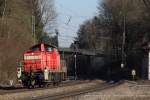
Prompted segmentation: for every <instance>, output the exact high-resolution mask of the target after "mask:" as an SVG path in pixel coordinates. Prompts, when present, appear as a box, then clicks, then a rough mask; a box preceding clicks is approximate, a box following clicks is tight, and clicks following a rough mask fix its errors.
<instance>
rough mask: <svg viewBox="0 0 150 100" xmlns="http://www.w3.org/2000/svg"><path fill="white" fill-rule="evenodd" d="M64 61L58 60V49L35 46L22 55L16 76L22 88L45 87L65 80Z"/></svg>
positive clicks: (65, 69)
mask: <svg viewBox="0 0 150 100" xmlns="http://www.w3.org/2000/svg"><path fill="white" fill-rule="evenodd" d="M65 65H66V64H65V61H64V60H60V54H59V52H58V49H57V48H56V47H55V46H53V45H48V44H44V43H41V44H37V45H35V46H33V47H31V48H30V49H29V50H28V51H27V52H25V53H24V54H23V61H22V63H21V64H20V66H18V69H17V76H18V79H19V81H20V82H22V84H23V85H24V86H27V87H34V86H35V85H39V86H40V87H41V86H45V85H47V84H48V83H50V82H52V83H54V84H55V83H58V82H61V81H63V80H65V79H66V73H67V68H66V66H65Z"/></svg>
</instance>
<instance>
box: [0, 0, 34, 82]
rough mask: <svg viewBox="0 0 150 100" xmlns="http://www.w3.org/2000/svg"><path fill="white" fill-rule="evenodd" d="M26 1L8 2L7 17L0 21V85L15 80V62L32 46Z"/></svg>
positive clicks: (9, 0) (12, 0)
mask: <svg viewBox="0 0 150 100" xmlns="http://www.w3.org/2000/svg"><path fill="white" fill-rule="evenodd" d="M26 1H28V0H8V2H7V12H9V13H7V15H6V16H5V17H4V20H3V22H2V21H1V20H0V25H1V26H0V34H3V36H2V37H0V83H2V82H7V81H8V80H10V79H13V80H15V79H16V67H17V66H16V61H17V59H18V58H20V57H21V55H22V53H23V52H24V51H25V50H26V49H27V48H28V47H29V46H31V45H32V44H33V39H32V35H31V9H30V7H29V4H27V3H26Z"/></svg>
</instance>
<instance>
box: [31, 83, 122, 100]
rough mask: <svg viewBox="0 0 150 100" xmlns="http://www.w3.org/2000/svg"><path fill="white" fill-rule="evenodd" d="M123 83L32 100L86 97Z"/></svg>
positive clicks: (108, 84)
mask: <svg viewBox="0 0 150 100" xmlns="http://www.w3.org/2000/svg"><path fill="white" fill-rule="evenodd" d="M122 83H123V81H120V82H117V83H103V84H101V85H97V86H94V87H89V88H86V89H82V90H76V91H72V92H66V93H60V94H56V95H47V96H41V97H35V98H32V99H31V100H59V99H64V98H68V97H75V96H80V95H84V94H87V93H91V92H96V91H101V90H104V89H108V88H112V87H115V86H118V85H120V84H122Z"/></svg>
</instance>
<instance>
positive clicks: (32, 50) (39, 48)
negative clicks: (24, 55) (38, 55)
mask: <svg viewBox="0 0 150 100" xmlns="http://www.w3.org/2000/svg"><path fill="white" fill-rule="evenodd" d="M35 51H41V47H40V45H36V46H33V47H32V48H30V51H29V52H35Z"/></svg>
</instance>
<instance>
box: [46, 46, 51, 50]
mask: <svg viewBox="0 0 150 100" xmlns="http://www.w3.org/2000/svg"><path fill="white" fill-rule="evenodd" d="M45 50H46V51H53V48H52V47H49V46H45Z"/></svg>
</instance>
